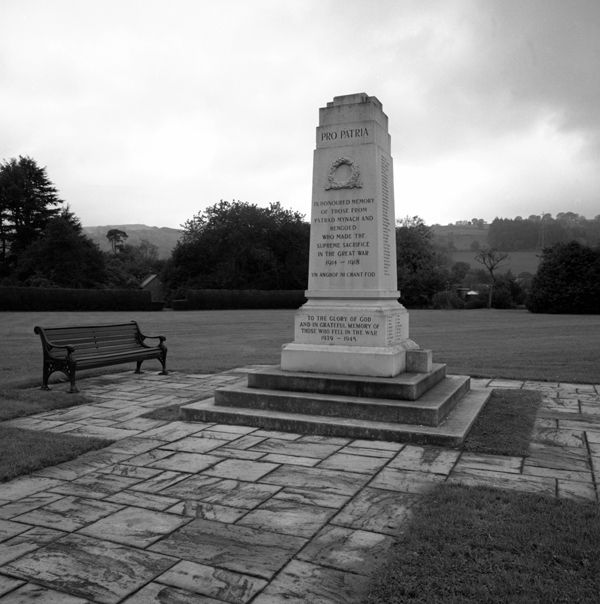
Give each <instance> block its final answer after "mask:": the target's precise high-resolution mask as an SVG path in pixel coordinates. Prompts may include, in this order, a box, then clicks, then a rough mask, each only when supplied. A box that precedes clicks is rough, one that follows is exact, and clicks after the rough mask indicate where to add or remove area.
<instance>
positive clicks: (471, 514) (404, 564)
mask: <svg viewBox="0 0 600 604" xmlns="http://www.w3.org/2000/svg"><path fill="white" fill-rule="evenodd" d="M598 593H600V510H599V508H598V506H597V505H596V504H593V503H589V504H588V503H577V502H574V501H570V500H558V499H550V498H546V497H541V496H536V495H529V494H524V493H517V492H514V491H502V490H497V489H489V488H483V487H476V488H469V487H464V486H458V485H442V486H440V487H438V488H437V489H436V490H435V491H433V492H432V493H430V494H429V495H427V496H425V497H424V498H423V499H422V500H421V502H420V503H419V504H418V505H417V507H416V508H415V510H414V515H413V520H412V522H411V523H410V526H409V527H408V528H407V530H406V532H405V533H404V534H403V535H402V536H400V538H399V539H398V542H397V544H396V545H395V546H394V548H393V550H392V553H391V555H390V558H389V560H388V562H387V564H386V565H385V566H384V567H383V568H382V569H381V570H380V571H379V572H378V573H377V574H376V575H375V577H374V578H373V581H372V583H371V586H370V590H369V594H368V597H367V599H366V604H383V603H385V604H394V603H400V602H402V603H406V602H410V603H418V602H423V603H425V602H426V603H428V604H431V603H432V602H477V603H479V602H498V603H500V602H502V603H504V602H597V601H598Z"/></svg>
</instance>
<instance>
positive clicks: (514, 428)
mask: <svg viewBox="0 0 600 604" xmlns="http://www.w3.org/2000/svg"><path fill="white" fill-rule="evenodd" d="M541 402H542V395H541V393H539V392H534V391H531V390H494V391H493V392H492V396H491V397H490V399H489V401H488V402H487V404H486V406H485V407H484V409H483V411H482V412H481V413H480V414H479V416H478V417H477V420H476V421H475V424H474V425H473V427H472V428H471V431H470V432H469V434H468V436H467V438H466V439H465V443H464V445H463V450H465V451H470V452H472V453H488V454H490V455H514V456H526V455H529V442H530V441H531V434H532V432H533V424H534V422H535V415H536V412H537V410H538V407H539V406H540V404H541Z"/></svg>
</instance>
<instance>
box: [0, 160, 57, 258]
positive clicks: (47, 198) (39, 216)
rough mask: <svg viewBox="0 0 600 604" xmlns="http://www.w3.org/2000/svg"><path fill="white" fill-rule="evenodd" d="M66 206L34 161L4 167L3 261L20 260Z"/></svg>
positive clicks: (0, 181)
mask: <svg viewBox="0 0 600 604" xmlns="http://www.w3.org/2000/svg"><path fill="white" fill-rule="evenodd" d="M61 203H62V201H61V200H60V199H59V197H58V194H57V190H56V188H55V187H54V185H53V184H52V182H51V181H50V180H49V178H48V176H47V175H46V168H40V167H39V166H38V165H37V164H36V162H35V161H34V160H33V159H31V158H30V157H21V156H19V159H18V160H17V159H15V158H13V159H10V160H8V161H3V162H1V163H0V260H2V261H6V260H8V259H9V256H10V257H11V258H12V259H13V260H15V259H16V257H17V256H18V255H19V254H20V253H21V252H22V251H23V250H25V249H26V248H27V247H28V246H29V245H30V244H32V243H33V242H34V241H35V240H36V239H37V238H39V237H40V235H41V234H42V232H43V231H44V229H45V228H46V226H47V224H48V222H49V221H50V219H52V218H53V217H54V216H56V215H57V214H58V213H59V211H60V209H59V208H58V207H57V206H59V205H60V204H61Z"/></svg>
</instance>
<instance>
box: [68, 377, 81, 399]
mask: <svg viewBox="0 0 600 604" xmlns="http://www.w3.org/2000/svg"><path fill="white" fill-rule="evenodd" d="M69 381H70V382H71V389H70V390H69V393H70V394H75V393H77V392H79V388H77V384H75V374H74V373H72V374H71V375H70V376H69Z"/></svg>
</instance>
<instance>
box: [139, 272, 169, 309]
mask: <svg viewBox="0 0 600 604" xmlns="http://www.w3.org/2000/svg"><path fill="white" fill-rule="evenodd" d="M140 289H144V290H146V291H149V292H150V297H151V300H152V302H164V299H165V293H164V288H163V284H162V281H161V280H160V278H159V276H158V275H156V274H152V275H148V277H146V278H145V279H144V280H143V281H142V282H141V283H140Z"/></svg>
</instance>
